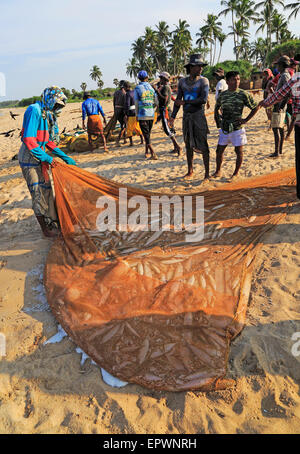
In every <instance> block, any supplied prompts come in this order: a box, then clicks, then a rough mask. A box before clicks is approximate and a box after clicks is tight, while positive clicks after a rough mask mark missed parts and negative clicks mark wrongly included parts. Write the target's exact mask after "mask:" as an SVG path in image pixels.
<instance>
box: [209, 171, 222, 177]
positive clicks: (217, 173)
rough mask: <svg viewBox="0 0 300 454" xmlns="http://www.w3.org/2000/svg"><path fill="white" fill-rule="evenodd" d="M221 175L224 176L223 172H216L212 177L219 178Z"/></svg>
mask: <svg viewBox="0 0 300 454" xmlns="http://www.w3.org/2000/svg"><path fill="white" fill-rule="evenodd" d="M221 176H222V174H221V172H215V173H214V174H213V175H212V176H211V177H212V178H219V177H221Z"/></svg>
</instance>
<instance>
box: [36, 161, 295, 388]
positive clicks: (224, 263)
mask: <svg viewBox="0 0 300 454" xmlns="http://www.w3.org/2000/svg"><path fill="white" fill-rule="evenodd" d="M52 173H53V181H54V189H55V196H56V204H57V210H58V215H59V220H60V224H61V229H62V237H60V238H58V239H57V240H56V241H55V243H54V244H53V246H52V248H51V250H50V253H49V255H48V258H47V264H46V268H45V275H44V281H45V287H46V292H47V298H48V301H49V304H50V306H51V308H52V311H53V313H54V315H55V317H56V318H57V320H58V322H59V323H60V324H61V325H62V327H63V328H64V330H65V331H66V332H67V333H68V334H69V336H70V337H71V338H72V339H73V340H74V342H75V343H76V344H77V345H78V346H79V347H80V348H81V349H82V350H83V351H84V352H85V353H87V354H88V355H89V356H90V357H91V358H92V359H93V360H94V361H95V362H96V363H97V364H99V365H100V366H101V367H102V368H104V369H105V370H107V371H108V372H109V373H111V374H112V375H113V376H115V377H117V378H119V379H121V380H123V381H126V382H130V383H136V384H139V385H142V386H145V387H148V388H151V389H157V390H169V391H182V390H193V389H198V390H203V391H207V390H213V389H222V388H224V387H226V386H227V385H228V384H230V381H228V380H226V378H225V376H226V365H227V360H228V354H229V347H230V342H231V341H232V339H233V338H234V337H235V336H237V335H238V334H239V333H240V331H241V330H242V328H243V326H244V323H245V316H246V310H247V304H248V300H249V294H250V289H251V277H252V272H253V267H254V263H255V257H256V255H257V252H258V250H259V248H260V246H261V244H262V241H263V236H264V235H265V234H266V233H267V232H268V231H269V230H270V229H272V228H273V227H274V225H276V224H278V223H279V222H282V220H283V218H284V217H285V215H286V213H287V211H288V208H289V207H290V206H291V205H292V204H293V203H295V202H296V197H295V188H294V185H295V172H294V170H287V171H282V172H280V173H276V174H271V175H267V176H263V177H258V178H254V179H250V180H244V181H242V182H237V183H230V184H226V185H223V186H221V187H219V188H218V189H214V190H210V191H203V192H201V193H200V192H199V193H197V194H193V197H194V198H196V197H197V196H199V197H200V196H202V197H204V199H203V200H204V206H203V207H204V237H203V238H201V239H197V238H195V240H194V241H190V240H189V241H187V240H186V239H187V236H186V235H187V226H186V225H184V226H183V228H182V230H178V229H176V228H174V219H175V218H174V213H175V206H173V207H171V209H170V213H171V216H170V224H169V226H168V227H169V228H168V229H166V230H162V229H161V228H160V229H158V230H151V229H152V228H153V224H157V223H161V221H163V215H164V214H163V210H162V209H160V210H159V212H158V215H157V217H156V218H154V219H153V216H152V218H151V215H152V214H153V212H152V211H151V203H152V201H153V197H154V196H156V197H157V198H158V197H160V196H162V194H156V193H152V192H151V193H150V192H147V191H144V190H142V189H137V188H133V187H130V186H125V185H120V184H118V183H115V182H113V181H110V180H107V179H105V178H102V177H100V176H97V175H95V174H92V173H89V172H87V171H85V170H83V169H79V168H77V167H74V166H67V165H65V164H62V163H61V164H59V165H58V166H56V167H55V168H53V169H52ZM120 190H121V191H123V192H121V193H122V194H123V195H124V194H125V192H124V191H125V190H126V199H122V202H120ZM164 195H167V194H164ZM167 196H168V197H170V198H171V197H173V196H174V194H169V195H167ZM103 197H106V198H107V199H106V200H108V203H113V204H114V205H115V207H116V213H117V215H116V225H115V227H116V228H115V229H113V228H112V229H111V230H106V231H100V230H99V216H100V217H101V214H103V211H104V210H105V209H106V208H107V205H105V204H104V203H103V200H104V199H103ZM179 197H180V200H182V201H183V200H184V196H183V195H179ZM99 200H100V201H101V203H100V202H99ZM124 200H125V202H124ZM130 200H131V202H130ZM133 201H134V203H133ZM145 201H146V202H147V203H148V207H149V211H148V214H149V216H148V223H147V222H146V223H145V225H147V226H148V230H147V229H145V228H143V229H139V228H135V229H132V230H129V231H125V229H124V225H123V224H124V219H122V220H121V219H120V216H119V218H118V213H120V210H123V211H122V213H124V212H125V211H126V210H127V216H128V218H129V217H130V215H134V213H136V210H137V206H139V202H140V204H141V203H146V202H145ZM120 203H122V204H123V205H122V207H121V206H120ZM124 203H125V205H126V206H124ZM125 208H126V210H125ZM191 210H192V214H191V216H192V219H193V221H195V220H196V219H197V206H196V205H195V204H192V206H191ZM172 216H173V217H172ZM127 220H128V219H127ZM121 221H122V225H121ZM145 225H144V226H145ZM120 227H122V228H120ZM122 229H123V230H122ZM264 238H265V237H264Z"/></svg>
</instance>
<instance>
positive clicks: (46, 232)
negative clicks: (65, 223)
mask: <svg viewBox="0 0 300 454" xmlns="http://www.w3.org/2000/svg"><path fill="white" fill-rule="evenodd" d="M43 234H44V236H45V237H47V238H56V237H58V236H59V235H60V231H59V230H58V229H51V230H50V229H45V230H43Z"/></svg>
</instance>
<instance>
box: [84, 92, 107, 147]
mask: <svg viewBox="0 0 300 454" xmlns="http://www.w3.org/2000/svg"><path fill="white" fill-rule="evenodd" d="M83 98H84V99H85V101H84V102H83V103H82V106H81V109H82V128H83V129H85V119H86V117H88V120H87V128H86V129H87V134H88V141H89V145H90V147H91V151H93V139H92V136H97V137H98V136H101V137H102V140H103V146H104V151H108V149H107V146H106V140H105V136H104V132H103V125H102V122H101V118H100V115H99V114H101V115H102V117H103V121H104V124H105V125H106V118H105V114H104V112H103V109H102V107H101V105H100V103H99V101H98V100H97V99H94V98H92V97H91V94H90V93H88V92H86V93H85V94H84V96H83Z"/></svg>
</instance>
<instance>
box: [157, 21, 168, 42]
mask: <svg viewBox="0 0 300 454" xmlns="http://www.w3.org/2000/svg"><path fill="white" fill-rule="evenodd" d="M155 27H156V28H157V31H156V32H155V33H156V35H157V38H158V40H159V42H160V43H161V44H162V45H163V46H167V45H168V44H169V39H170V35H171V33H170V31H169V26H168V24H167V23H166V22H165V21H160V22H159V23H158V25H155Z"/></svg>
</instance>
